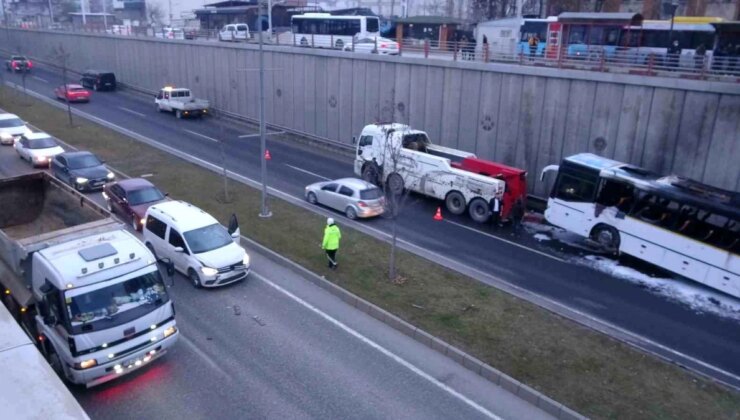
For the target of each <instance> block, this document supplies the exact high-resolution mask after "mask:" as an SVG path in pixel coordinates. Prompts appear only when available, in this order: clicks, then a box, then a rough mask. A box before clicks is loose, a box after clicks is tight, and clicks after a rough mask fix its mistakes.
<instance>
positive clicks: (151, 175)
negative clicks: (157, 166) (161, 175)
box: [139, 174, 154, 178]
mask: <svg viewBox="0 0 740 420" xmlns="http://www.w3.org/2000/svg"><path fill="white" fill-rule="evenodd" d="M139 176H140V177H141V178H151V177H153V176H154V174H141V175H139Z"/></svg>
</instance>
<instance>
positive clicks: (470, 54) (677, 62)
mask: <svg viewBox="0 0 740 420" xmlns="http://www.w3.org/2000/svg"><path fill="white" fill-rule="evenodd" d="M11 28H16V29H28V30H33V29H45V30H58V31H65V32H77V33H92V34H108V35H113V36H132V37H154V38H159V39H176V40H182V41H183V42H188V41H191V40H212V41H218V39H219V38H218V30H215V29H210V30H209V29H197V30H196V29H187V28H186V29H183V30H182V31H180V32H179V33H178V34H177V35H175V34H173V33H172V32H169V33H166V34H165V33H162V31H161V30H154V29H153V28H139V27H122V26H120V25H110V26H109V27H108V29H106V28H104V27H103V25H87V26H85V27H82V28H80V27H72V26H55V27H53V28H37V27H35V26H34V25H30V24H28V25H15V26H11ZM304 38H305V40H304ZM232 42H233V41H232ZM237 42H242V43H244V42H246V43H256V42H257V39H256V36H255V33H252V34H251V37H250V38H249V39H247V40H246V41H237ZM264 42H265V43H268V44H270V45H273V46H291V47H303V48H322V49H333V50H341V51H346V52H348V53H353V52H355V51H354V47H355V45H354V43H351V42H350V43H347V44H345V43H344V42H343V41H340V40H339V38H337V39H336V40H335V39H334V38H333V37H329V38H325V37H313V36H311V37H302V38H301V40H300V41H297V40H296V37H294V36H293V35H292V34H290V33H278V34H273V35H272V36H269V37H265V38H264ZM376 42H378V43H380V42H383V41H376ZM390 42H395V43H397V44H398V55H400V56H405V57H410V58H424V59H434V60H446V61H465V62H468V61H469V62H479V63H500V64H512V65H521V66H537V67H550V68H559V69H575V70H584V71H594V72H609V73H621V74H635V75H640V76H660V77H673V78H683V79H693V80H711V81H721V82H729V83H740V57H738V56H717V55H712V54H711V53H710V54H706V55H703V56H696V55H688V54H681V55H671V54H655V53H650V52H644V51H642V49H640V48H621V49H617V50H616V51H613V52H608V51H607V50H606V49H600V48H598V46H585V51H586V52H585V53H581V54H569V48H568V46H563V47H562V48H560V49H545V51H544V52H543V53H542V54H535V55H532V54H530V53H529V51H521V50H520V51H510V52H506V51H496V50H495V49H492V48H491V47H490V46H488V45H486V46H485V47H483V46H476V45H475V44H474V43H472V42H457V41H451V42H439V41H434V40H421V39H401V40H390ZM582 50H583V49H582ZM375 51H377V47H376V48H375Z"/></svg>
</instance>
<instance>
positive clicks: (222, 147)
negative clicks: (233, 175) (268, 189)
mask: <svg viewBox="0 0 740 420" xmlns="http://www.w3.org/2000/svg"><path fill="white" fill-rule="evenodd" d="M213 97H214V98H215V97H216V95H215V94H214V95H213ZM216 105H220V107H217V106H216ZM227 108H228V102H224V103H218V102H216V101H211V110H210V111H211V112H210V114H211V115H212V116H214V117H215V118H216V121H217V124H218V138H217V140H218V147H219V152H220V155H221V156H220V158H221V175H222V176H223V179H224V191H223V195H222V196H221V197H219V200H222V201H221V202H223V203H231V202H232V200H231V195H230V194H229V176H228V170H227V169H226V135H225V134H224V123H225V121H224V117H225V115H224V112H223V110H224V109H227Z"/></svg>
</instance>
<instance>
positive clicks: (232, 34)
mask: <svg viewBox="0 0 740 420" xmlns="http://www.w3.org/2000/svg"><path fill="white" fill-rule="evenodd" d="M247 39H249V26H247V24H246V23H231V24H228V25H225V26H224V27H223V28H221V30H220V31H219V32H218V40H219V41H246V40H247Z"/></svg>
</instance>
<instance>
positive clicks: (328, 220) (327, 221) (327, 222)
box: [326, 217, 334, 226]
mask: <svg viewBox="0 0 740 420" xmlns="http://www.w3.org/2000/svg"><path fill="white" fill-rule="evenodd" d="M326 224H327V225H329V226H331V225H333V224H334V219H333V218H331V217H330V218H328V219H326Z"/></svg>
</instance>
